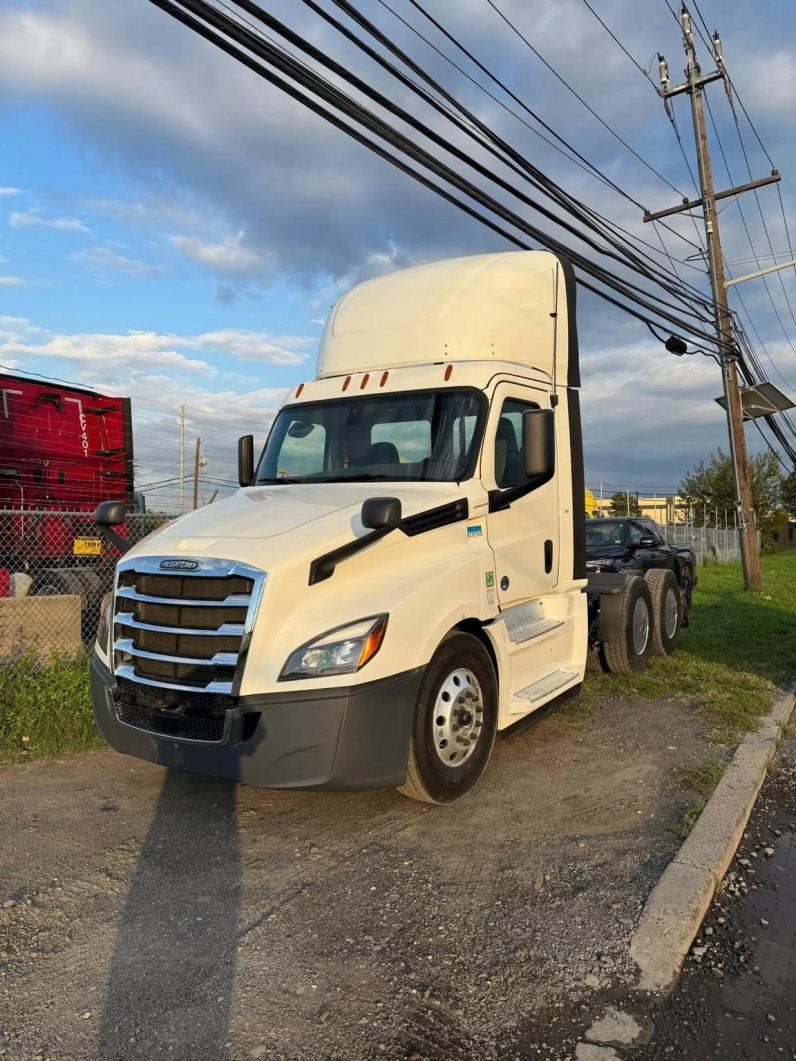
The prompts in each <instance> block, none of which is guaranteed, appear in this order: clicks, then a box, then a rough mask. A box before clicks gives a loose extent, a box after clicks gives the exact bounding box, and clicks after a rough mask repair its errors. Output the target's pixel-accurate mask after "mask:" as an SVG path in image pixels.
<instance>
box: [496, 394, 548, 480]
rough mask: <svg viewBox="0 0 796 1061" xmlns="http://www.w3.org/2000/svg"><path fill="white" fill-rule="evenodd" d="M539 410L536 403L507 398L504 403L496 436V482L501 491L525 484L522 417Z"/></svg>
mask: <svg viewBox="0 0 796 1061" xmlns="http://www.w3.org/2000/svg"><path fill="white" fill-rule="evenodd" d="M538 408H539V406H538V405H537V404H536V403H535V402H523V401H520V400H519V399H518V398H507V399H506V400H505V401H504V402H503V408H502V409H501V410H500V419H499V420H498V426H497V432H496V434H495V482H496V483H497V485H498V486H499V487H500V488H501V490H503V489H505V488H506V487H509V486H520V485H521V484H522V483H524V482H525V471H524V469H523V462H522V417H523V413H525V412H526V411H527V410H528V409H538Z"/></svg>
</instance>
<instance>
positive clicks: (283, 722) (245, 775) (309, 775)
mask: <svg viewBox="0 0 796 1061" xmlns="http://www.w3.org/2000/svg"><path fill="white" fill-rule="evenodd" d="M422 677H423V668H422V667H421V668H417V669H415V670H411V671H405V672H404V673H402V674H396V675H394V676H392V677H390V678H383V679H380V680H379V681H375V682H368V683H366V684H364V685H353V686H348V687H345V688H337V689H318V690H317V691H314V690H311V691H302V692H298V693H295V692H284V693H268V694H264V695H262V696H243V697H240V698H239V699H238V700H237V701H236V702H235V705H234V706H232V707H230V708H229V709H228V710H227V713H226V720H225V726H224V736H223V738H222V740H220V741H199V740H188V739H185V738H181V737H174V736H171V735H166V734H162V733H155V732H152V731H151V730H147V729H139V728H138V727H137V726H132V725H128V724H127V723H125V722H122V721H121V720H120V719H119V717H118V714H117V711H116V701H115V694H116V682H115V679H114V677H113V675H112V674H111V672H110V671H109V670H108V668H107V667H105V666H104V664H103V663H102V662H101V661H100V660H99V659H98V657H97V656H94V657H93V658H92V661H91V697H92V701H93V705H94V718H95V719H96V722H97V728H98V729H99V731H100V733H101V734H102V736H103V738H104V739H105V740H106V741H107V743H108V744H110V746H111V747H112V748H115V749H116V750H117V751H120V752H124V753H125V754H126V755H134V756H135V757H136V758H138V759H146V760H148V761H149V762H151V763H158V764H159V765H161V766H166V767H169V768H170V769H175V770H184V771H187V772H189V773H195V774H207V775H209V776H211V777H222V778H228V779H229V780H231V781H240V782H242V783H244V784H247V785H254V786H257V787H262V788H313V789H320V788H329V789H357V788H393V787H395V786H396V785H400V784H402V783H403V781H404V780H405V777H406V763H407V759H408V755H409V737H410V731H411V726H412V718H413V715H414V708H415V704H416V702H417V697H418V694H419V691H420V682H421V679H422ZM252 715H255V716H257V718H256V721H254V720H253V719H252V718H247V716H252ZM244 734H245V736H244Z"/></svg>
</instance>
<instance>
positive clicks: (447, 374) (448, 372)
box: [445, 365, 453, 380]
mask: <svg viewBox="0 0 796 1061" xmlns="http://www.w3.org/2000/svg"><path fill="white" fill-rule="evenodd" d="M452 375H453V365H448V366H447V367H446V369H445V379H446V380H449V379H450V378H451V376H452Z"/></svg>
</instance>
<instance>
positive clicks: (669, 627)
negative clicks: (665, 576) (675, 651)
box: [663, 588, 680, 638]
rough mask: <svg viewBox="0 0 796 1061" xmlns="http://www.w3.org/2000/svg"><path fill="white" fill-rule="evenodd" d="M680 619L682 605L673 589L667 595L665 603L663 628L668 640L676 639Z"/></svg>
mask: <svg viewBox="0 0 796 1061" xmlns="http://www.w3.org/2000/svg"><path fill="white" fill-rule="evenodd" d="M679 618H680V604H679V602H678V600H677V594H676V593H675V591H674V590H673V589H671V588H669V590H668V592H667V593H666V599H665V600H664V602H663V628H664V630H665V631H666V636H667V637H668V638H672V637H674V635H675V634H676V633H677V621H678V619H679Z"/></svg>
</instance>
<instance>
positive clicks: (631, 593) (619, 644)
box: [602, 575, 653, 674]
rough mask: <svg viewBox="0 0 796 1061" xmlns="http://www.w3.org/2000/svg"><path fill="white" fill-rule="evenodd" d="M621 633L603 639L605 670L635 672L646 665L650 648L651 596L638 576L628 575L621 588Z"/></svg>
mask: <svg viewBox="0 0 796 1061" xmlns="http://www.w3.org/2000/svg"><path fill="white" fill-rule="evenodd" d="M620 622H621V629H622V633H621V635H620V636H619V637H618V638H617V639H616V640H615V641H603V645H602V653H603V661H604V663H605V666H606V669H607V670H609V671H610V672H611V673H612V674H636V673H637V672H638V671H640V670H643V669H644V668H645V667H646V666H647V662H648V660H649V657H650V653H651V651H652V625H653V624H652V598H651V597H650V591H649V587H648V586H647V583H646V582H645V581H644V579H643V578H641V577H640V576H639V575H629V576H628V577H627V578H626V579H625V586H624V589H623V590H622V611H621V620H620Z"/></svg>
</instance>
